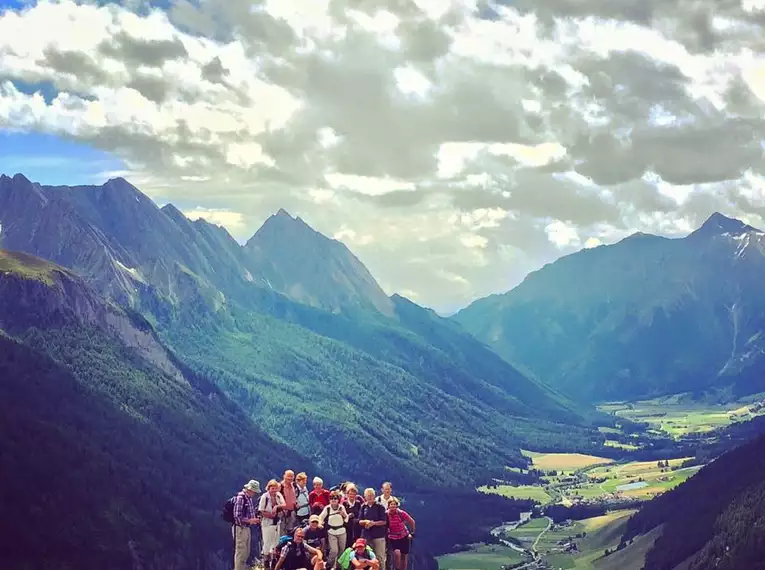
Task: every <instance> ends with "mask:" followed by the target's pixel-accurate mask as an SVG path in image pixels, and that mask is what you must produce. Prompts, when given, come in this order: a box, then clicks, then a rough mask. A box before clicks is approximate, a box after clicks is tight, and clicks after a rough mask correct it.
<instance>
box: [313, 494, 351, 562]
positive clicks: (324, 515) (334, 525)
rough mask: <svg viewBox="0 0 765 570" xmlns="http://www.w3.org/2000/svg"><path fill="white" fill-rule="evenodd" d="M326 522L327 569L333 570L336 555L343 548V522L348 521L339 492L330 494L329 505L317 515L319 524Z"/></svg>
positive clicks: (344, 532) (344, 534)
mask: <svg viewBox="0 0 765 570" xmlns="http://www.w3.org/2000/svg"><path fill="white" fill-rule="evenodd" d="M325 522H326V523H327V542H329V556H327V570H333V569H334V567H335V564H336V563H337V557H338V556H340V553H341V552H342V551H343V550H345V542H346V540H345V539H346V536H347V532H346V530H345V523H347V522H348V513H347V512H346V510H345V507H343V505H341V504H340V493H337V492H334V493H332V494H331V495H330V498H329V505H327V506H326V507H324V510H323V511H322V512H321V515H319V524H320V525H322V526H324V523H325Z"/></svg>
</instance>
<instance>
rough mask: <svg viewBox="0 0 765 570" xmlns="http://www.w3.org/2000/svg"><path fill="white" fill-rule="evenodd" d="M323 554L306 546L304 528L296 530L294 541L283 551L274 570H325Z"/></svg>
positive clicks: (293, 536)
mask: <svg viewBox="0 0 765 570" xmlns="http://www.w3.org/2000/svg"><path fill="white" fill-rule="evenodd" d="M323 568H324V564H323V563H322V553H321V550H319V549H318V548H314V547H313V546H310V545H308V544H306V542H305V537H304V533H303V529H302V528H296V529H295V533H294V534H293V535H292V540H291V541H290V542H288V543H287V544H286V545H285V546H284V547H283V548H282V550H281V554H280V555H279V560H278V561H277V562H276V565H275V566H274V570H323Z"/></svg>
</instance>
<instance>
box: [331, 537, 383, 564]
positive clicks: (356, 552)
mask: <svg viewBox="0 0 765 570" xmlns="http://www.w3.org/2000/svg"><path fill="white" fill-rule="evenodd" d="M340 559H341V562H340V568H341V570H380V561H379V560H377V557H376V556H375V551H374V550H373V549H372V548H371V547H369V546H367V541H366V540H364V539H363V538H358V539H356V540H355V541H354V543H353V546H352V547H351V548H349V549H348V550H346V551H345V552H343V555H342V556H341V557H340ZM351 567H353V569H351Z"/></svg>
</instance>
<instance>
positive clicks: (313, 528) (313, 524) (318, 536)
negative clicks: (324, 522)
mask: <svg viewBox="0 0 765 570" xmlns="http://www.w3.org/2000/svg"><path fill="white" fill-rule="evenodd" d="M303 536H304V538H305V541H306V543H307V544H308V545H309V546H313V547H314V548H318V549H319V550H321V551H322V552H323V553H325V554H326V552H327V529H325V528H324V527H322V526H321V524H320V521H319V515H311V518H310V519H308V526H307V527H306V528H304V529H303Z"/></svg>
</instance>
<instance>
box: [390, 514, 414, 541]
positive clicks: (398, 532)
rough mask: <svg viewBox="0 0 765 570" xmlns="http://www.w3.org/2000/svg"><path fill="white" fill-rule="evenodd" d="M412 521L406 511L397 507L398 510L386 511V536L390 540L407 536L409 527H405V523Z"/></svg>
mask: <svg viewBox="0 0 765 570" xmlns="http://www.w3.org/2000/svg"><path fill="white" fill-rule="evenodd" d="M411 521H412V517H410V516H409V515H408V514H407V512H406V511H402V510H401V509H398V512H396V513H391V512H390V511H388V538H389V539H391V540H399V539H402V538H406V537H407V536H409V529H408V528H406V524H405V523H408V522H411Z"/></svg>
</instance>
